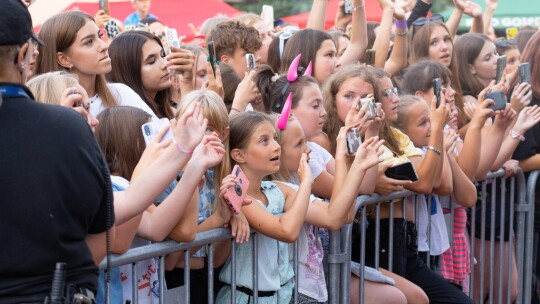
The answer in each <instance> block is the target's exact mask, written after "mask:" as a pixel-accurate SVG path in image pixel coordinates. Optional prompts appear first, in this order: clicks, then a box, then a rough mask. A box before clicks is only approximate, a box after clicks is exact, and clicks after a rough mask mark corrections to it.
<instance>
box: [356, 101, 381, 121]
mask: <svg viewBox="0 0 540 304" xmlns="http://www.w3.org/2000/svg"><path fill="white" fill-rule="evenodd" d="M368 96H369V95H368ZM365 104H367V105H368V106H367V110H366V113H367V117H368V119H374V118H375V117H377V104H376V103H375V98H374V97H372V96H371V97H364V98H360V101H359V102H358V110H360V109H361V108H362V107H363V106H364V105H365Z"/></svg>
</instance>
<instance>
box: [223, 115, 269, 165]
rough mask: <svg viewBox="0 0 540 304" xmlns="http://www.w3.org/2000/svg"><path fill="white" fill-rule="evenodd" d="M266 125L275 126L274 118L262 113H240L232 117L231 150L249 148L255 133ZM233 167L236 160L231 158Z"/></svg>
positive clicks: (230, 123)
mask: <svg viewBox="0 0 540 304" xmlns="http://www.w3.org/2000/svg"><path fill="white" fill-rule="evenodd" d="M264 123H270V124H271V125H272V126H273V125H274V121H273V120H272V117H271V116H270V115H268V114H265V113H262V112H253V111H250V112H240V113H237V114H235V115H234V116H232V117H231V121H230V122H229V126H230V128H231V135H230V136H229V148H230V150H231V151H232V150H234V149H244V148H246V147H247V145H248V143H249V140H250V138H251V136H252V135H253V132H255V130H256V129H257V127H259V126H260V125H262V124H264ZM230 161H231V166H232V165H235V164H236V162H235V161H234V159H232V158H230Z"/></svg>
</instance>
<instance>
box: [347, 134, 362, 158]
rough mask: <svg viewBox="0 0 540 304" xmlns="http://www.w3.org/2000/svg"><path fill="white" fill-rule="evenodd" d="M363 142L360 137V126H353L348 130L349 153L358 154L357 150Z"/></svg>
mask: <svg viewBox="0 0 540 304" xmlns="http://www.w3.org/2000/svg"><path fill="white" fill-rule="evenodd" d="M361 144H362V139H361V138H360V132H359V131H358V128H352V129H350V130H349V131H347V152H348V153H349V155H354V154H356V151H358V148H359V147H360V145H361Z"/></svg>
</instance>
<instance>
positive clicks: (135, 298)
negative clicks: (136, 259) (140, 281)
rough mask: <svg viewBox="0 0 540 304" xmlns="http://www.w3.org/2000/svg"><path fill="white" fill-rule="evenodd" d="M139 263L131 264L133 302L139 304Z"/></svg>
mask: <svg viewBox="0 0 540 304" xmlns="http://www.w3.org/2000/svg"><path fill="white" fill-rule="evenodd" d="M137 276H138V275H137V263H132V264H131V300H132V301H133V302H132V303H139V286H138V285H137Z"/></svg>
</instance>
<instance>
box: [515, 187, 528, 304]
mask: <svg viewBox="0 0 540 304" xmlns="http://www.w3.org/2000/svg"><path fill="white" fill-rule="evenodd" d="M521 190H522V187H520V188H518V190H517V195H518V201H517V206H518V209H517V211H516V216H517V218H516V220H517V232H516V236H517V239H516V260H517V275H518V282H517V283H518V286H517V291H518V299H517V303H523V298H522V297H523V295H522V293H523V273H524V268H523V267H524V261H523V259H524V254H523V252H524V248H525V221H526V215H525V206H524V200H523V193H521Z"/></svg>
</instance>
